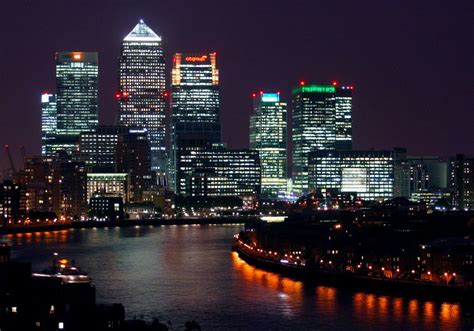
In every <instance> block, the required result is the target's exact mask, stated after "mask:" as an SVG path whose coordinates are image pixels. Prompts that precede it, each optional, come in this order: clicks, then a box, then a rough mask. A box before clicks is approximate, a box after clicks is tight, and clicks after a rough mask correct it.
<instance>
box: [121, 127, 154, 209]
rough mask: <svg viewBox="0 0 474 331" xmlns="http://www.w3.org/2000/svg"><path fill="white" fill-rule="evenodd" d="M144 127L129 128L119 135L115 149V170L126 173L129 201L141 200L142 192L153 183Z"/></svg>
mask: <svg viewBox="0 0 474 331" xmlns="http://www.w3.org/2000/svg"><path fill="white" fill-rule="evenodd" d="M147 137H148V135H147V130H146V129H130V130H129V132H128V133H126V134H121V135H119V139H118V143H117V149H116V156H115V157H116V159H115V162H116V172H118V173H128V174H129V178H130V179H129V180H130V193H129V194H130V201H131V202H135V203H139V202H142V201H143V192H144V191H146V190H147V189H149V187H150V186H152V185H154V184H155V178H156V176H155V172H153V171H152V170H151V156H150V143H149V140H148V138H147Z"/></svg>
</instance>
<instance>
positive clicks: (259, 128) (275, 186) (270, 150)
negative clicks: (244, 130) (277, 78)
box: [250, 92, 287, 198]
mask: <svg viewBox="0 0 474 331" xmlns="http://www.w3.org/2000/svg"><path fill="white" fill-rule="evenodd" d="M253 97H254V111H253V114H252V116H251V117H250V149H252V150H256V151H258V153H259V156H260V165H261V176H262V184H261V195H262V196H263V197H267V198H274V197H277V196H278V192H280V191H286V187H287V178H286V177H287V171H286V167H287V161H286V160H287V155H286V144H287V141H286V137H287V134H286V130H287V127H286V123H287V122H286V121H287V116H286V115H287V107H286V103H283V102H280V94H279V93H263V92H262V93H259V94H257V93H255V94H254V95H253Z"/></svg>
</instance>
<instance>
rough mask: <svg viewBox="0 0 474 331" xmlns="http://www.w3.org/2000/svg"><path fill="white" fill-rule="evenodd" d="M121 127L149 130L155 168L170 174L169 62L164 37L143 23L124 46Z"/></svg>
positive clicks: (120, 90)
mask: <svg viewBox="0 0 474 331" xmlns="http://www.w3.org/2000/svg"><path fill="white" fill-rule="evenodd" d="M119 76H120V77H119V91H118V92H117V94H116V97H117V100H118V101H119V104H120V123H121V124H122V125H124V126H128V127H134V128H144V129H146V130H147V134H148V140H149V142H150V149H151V168H152V170H154V171H156V172H158V173H161V174H163V173H164V172H165V170H166V123H165V60H164V57H163V47H162V44H161V37H160V36H158V35H157V34H156V33H155V32H153V30H151V29H150V28H149V27H148V26H147V25H146V24H145V23H144V22H143V20H140V22H139V23H138V24H137V25H136V26H135V27H134V28H133V30H132V31H131V32H130V33H129V34H128V35H127V36H126V37H125V39H124V40H123V43H122V53H121V56H120V64H119Z"/></svg>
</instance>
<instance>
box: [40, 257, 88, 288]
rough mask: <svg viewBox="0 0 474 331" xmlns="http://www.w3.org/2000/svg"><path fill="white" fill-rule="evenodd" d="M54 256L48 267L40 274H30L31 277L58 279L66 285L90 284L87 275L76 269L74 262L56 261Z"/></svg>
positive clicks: (62, 259)
mask: <svg viewBox="0 0 474 331" xmlns="http://www.w3.org/2000/svg"><path fill="white" fill-rule="evenodd" d="M56 256H57V253H55V258H53V262H52V264H51V266H50V267H48V268H46V269H44V270H43V271H42V272H34V273H32V276H33V277H49V278H58V279H61V281H62V282H63V283H66V284H72V283H90V281H91V280H90V277H89V275H88V274H87V273H85V272H84V271H82V270H81V269H80V268H79V267H77V266H76V265H75V263H74V260H69V259H67V258H61V259H58V258H56Z"/></svg>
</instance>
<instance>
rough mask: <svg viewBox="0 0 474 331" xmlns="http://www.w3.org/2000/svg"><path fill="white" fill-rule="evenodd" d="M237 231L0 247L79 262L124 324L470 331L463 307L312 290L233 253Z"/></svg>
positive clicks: (75, 236) (99, 235)
mask: <svg viewBox="0 0 474 331" xmlns="http://www.w3.org/2000/svg"><path fill="white" fill-rule="evenodd" d="M240 229H241V227H240V226H161V227H148V226H142V227H132V228H108V229H88V230H64V231H56V232H46V233H38V234H18V235H9V236H5V237H3V238H2V239H1V240H3V241H6V242H8V243H9V244H11V245H12V246H13V257H14V258H17V259H19V260H23V261H32V263H33V270H41V269H42V268H44V267H45V266H46V265H47V264H48V263H50V262H51V257H52V254H53V252H59V253H60V255H62V256H65V257H69V258H72V259H75V260H76V263H77V264H78V265H79V266H80V267H82V269H84V270H85V271H87V272H88V273H89V274H90V276H91V277H92V278H93V280H94V283H95V285H96V287H97V297H98V302H99V303H114V302H120V303H123V304H124V305H125V309H126V312H127V315H128V317H130V318H131V317H133V316H137V317H141V316H143V317H144V318H147V319H151V318H152V317H158V318H159V319H160V320H163V321H167V320H170V321H171V322H172V324H173V325H174V326H175V327H179V329H181V328H182V325H183V323H184V322H185V321H187V320H190V319H196V320H197V321H198V322H199V323H200V324H201V326H202V327H203V329H204V330H227V329H237V330H261V329H267V330H308V329H312V330H315V329H316V330H459V329H466V330H472V329H473V328H472V326H471V325H472V318H467V317H465V315H466V309H465V308H464V307H461V306H460V305H459V304H455V303H454V304H453V303H443V302H433V301H421V300H416V299H410V298H402V297H389V296H380V295H376V294H371V293H363V292H351V291H349V290H342V289H337V288H332V287H323V286H314V285H308V284H305V283H303V282H300V281H295V280H292V279H289V278H285V277H281V276H279V275H277V274H274V273H270V272H266V271H262V270H260V269H257V268H254V267H252V266H249V265H248V264H246V263H245V262H244V261H242V260H241V259H239V258H238V256H237V255H236V254H235V253H231V251H230V247H231V241H232V235H233V234H234V233H236V232H238V231H239V230H240Z"/></svg>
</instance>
